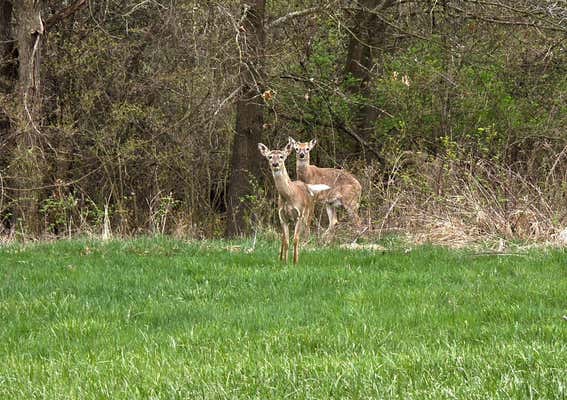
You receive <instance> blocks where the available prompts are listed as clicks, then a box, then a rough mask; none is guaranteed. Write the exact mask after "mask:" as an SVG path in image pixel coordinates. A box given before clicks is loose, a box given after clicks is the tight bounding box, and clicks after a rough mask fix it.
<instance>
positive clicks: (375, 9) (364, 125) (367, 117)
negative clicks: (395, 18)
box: [345, 0, 393, 141]
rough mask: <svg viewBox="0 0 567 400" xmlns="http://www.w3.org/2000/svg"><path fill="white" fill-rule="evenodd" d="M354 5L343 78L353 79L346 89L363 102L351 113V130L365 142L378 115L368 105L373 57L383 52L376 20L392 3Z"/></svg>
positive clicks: (364, 0)
mask: <svg viewBox="0 0 567 400" xmlns="http://www.w3.org/2000/svg"><path fill="white" fill-rule="evenodd" d="M358 4H359V6H360V9H359V10H358V11H357V12H356V13H355V14H354V16H353V19H352V26H351V35H350V38H349V43H348V53H347V59H346V64H345V75H346V77H347V78H354V80H352V83H351V84H349V85H348V86H347V90H348V91H349V92H350V93H353V94H359V95H361V97H362V99H363V103H364V104H361V105H360V106H359V107H358V109H357V110H356V111H355V118H354V125H355V126H354V129H355V131H356V132H357V134H358V135H359V136H360V137H362V138H364V140H366V141H369V140H370V139H371V135H372V132H373V129H374V122H375V121H376V119H377V118H378V116H379V112H378V109H377V108H376V107H372V105H371V104H368V102H369V101H368V98H369V96H370V87H369V84H370V80H371V78H372V76H371V71H372V69H373V67H374V63H375V58H376V55H377V54H380V53H381V52H383V51H384V50H383V47H384V43H385V35H386V24H385V23H384V22H383V21H382V20H380V19H379V18H378V15H377V13H379V12H382V11H383V10H385V9H386V8H388V7H390V6H391V5H392V4H393V0H382V1H379V0H361V1H359V2H358Z"/></svg>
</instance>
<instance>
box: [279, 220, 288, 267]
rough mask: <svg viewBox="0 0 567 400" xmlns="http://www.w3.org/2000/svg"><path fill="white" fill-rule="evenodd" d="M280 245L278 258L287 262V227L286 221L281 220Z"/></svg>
mask: <svg viewBox="0 0 567 400" xmlns="http://www.w3.org/2000/svg"><path fill="white" fill-rule="evenodd" d="M281 224H282V245H281V247H280V260H283V261H284V262H286V263H287V253H288V251H287V250H288V247H289V227H288V225H287V223H285V222H283V221H282V223H281Z"/></svg>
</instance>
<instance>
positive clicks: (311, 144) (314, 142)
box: [309, 139, 317, 149]
mask: <svg viewBox="0 0 567 400" xmlns="http://www.w3.org/2000/svg"><path fill="white" fill-rule="evenodd" d="M316 144H317V139H312V140H311V141H310V142H309V149H312V148H313V147H315V145H316Z"/></svg>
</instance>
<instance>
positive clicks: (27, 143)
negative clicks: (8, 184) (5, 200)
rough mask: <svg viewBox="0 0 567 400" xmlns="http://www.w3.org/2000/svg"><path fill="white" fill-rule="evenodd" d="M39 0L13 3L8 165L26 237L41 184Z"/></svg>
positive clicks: (33, 228)
mask: <svg viewBox="0 0 567 400" xmlns="http://www.w3.org/2000/svg"><path fill="white" fill-rule="evenodd" d="M41 6H42V1H41V0H20V1H18V2H15V3H14V10H13V11H14V17H15V21H16V29H15V36H16V45H17V49H18V82H17V85H16V107H15V109H16V122H15V123H16V125H15V126H14V127H12V129H14V132H15V149H14V154H13V159H12V162H11V165H10V176H11V178H12V179H11V181H12V187H13V188H14V189H15V193H14V195H13V198H14V199H15V202H14V213H15V216H16V219H17V222H18V225H19V227H20V228H21V229H22V231H23V232H24V233H26V234H29V235H33V236H35V235H37V234H38V233H39V231H40V218H39V201H40V189H39V187H40V186H41V184H42V181H43V173H44V171H43V167H42V164H43V162H42V158H43V157H42V151H41V143H40V130H39V127H40V126H41V124H40V117H41V82H40V74H39V72H40V63H41V47H42V39H43V33H44V27H43V22H42V20H41Z"/></svg>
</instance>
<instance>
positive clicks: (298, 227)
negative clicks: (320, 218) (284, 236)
mask: <svg viewBox="0 0 567 400" xmlns="http://www.w3.org/2000/svg"><path fill="white" fill-rule="evenodd" d="M301 221H302V218H299V219H298V220H297V221H296V222H295V229H294V232H293V263H294V264H297V262H298V261H299V232H300V230H301V226H302V225H303V224H302V222H301Z"/></svg>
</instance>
